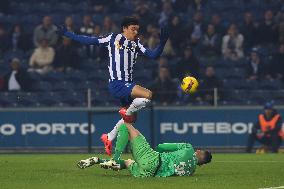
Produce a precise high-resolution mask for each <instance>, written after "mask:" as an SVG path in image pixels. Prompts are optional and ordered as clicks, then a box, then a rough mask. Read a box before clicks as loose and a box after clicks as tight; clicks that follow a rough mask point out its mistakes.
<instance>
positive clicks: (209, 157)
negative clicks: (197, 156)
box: [203, 150, 212, 164]
mask: <svg viewBox="0 0 284 189" xmlns="http://www.w3.org/2000/svg"><path fill="white" fill-rule="evenodd" d="M211 160H212V154H211V152H209V151H208V150H206V151H205V152H204V160H203V164H206V163H210V162H211Z"/></svg>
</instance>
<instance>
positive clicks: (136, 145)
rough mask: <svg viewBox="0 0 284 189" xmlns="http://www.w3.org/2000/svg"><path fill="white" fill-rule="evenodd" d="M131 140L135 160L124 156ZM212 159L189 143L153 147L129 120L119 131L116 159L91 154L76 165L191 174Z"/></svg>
mask: <svg viewBox="0 0 284 189" xmlns="http://www.w3.org/2000/svg"><path fill="white" fill-rule="evenodd" d="M128 141H130V146H131V151H132V156H133V159H134V160H131V159H128V160H122V159H121V155H122V152H123V151H124V150H125V148H126V146H127V143H128ZM211 159H212V155H211V153H210V152H209V151H203V150H196V151H194V149H193V147H192V146H191V144H188V143H164V144H159V145H158V146H157V149H156V150H153V149H152V148H151V147H150V145H149V143H148V142H147V141H146V139H145V137H144V136H143V135H142V134H141V133H140V132H139V131H138V130H137V129H135V128H134V127H133V126H132V125H131V124H129V123H124V124H122V125H121V126H120V127H119V130H118V136H117V141H116V147H115V154H114V156H113V159H110V160H107V159H100V158H98V157H91V158H88V159H85V160H81V161H79V162H78V164H77V165H78V167H79V168H82V169H83V168H86V167H90V166H92V165H95V164H100V165H101V167H102V168H105V169H113V170H121V169H128V170H129V171H130V173H131V174H132V175H133V176H134V177H153V176H155V177H168V176H173V175H177V176H189V175H192V174H193V173H194V172H195V169H196V165H203V164H206V163H209V162H210V161H211Z"/></svg>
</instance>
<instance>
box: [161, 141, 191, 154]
mask: <svg viewBox="0 0 284 189" xmlns="http://www.w3.org/2000/svg"><path fill="white" fill-rule="evenodd" d="M185 148H192V146H191V144H189V143H163V144H159V145H158V146H157V148H156V151H157V152H160V153H162V152H174V151H177V150H181V149H185Z"/></svg>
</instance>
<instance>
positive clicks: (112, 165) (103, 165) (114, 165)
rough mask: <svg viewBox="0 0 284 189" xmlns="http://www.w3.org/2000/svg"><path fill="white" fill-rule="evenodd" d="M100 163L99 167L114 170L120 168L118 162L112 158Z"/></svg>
mask: <svg viewBox="0 0 284 189" xmlns="http://www.w3.org/2000/svg"><path fill="white" fill-rule="evenodd" d="M100 165H101V168H104V169H112V170H114V171H119V170H120V169H121V166H120V164H119V163H117V162H116V161H114V160H113V159H111V160H109V161H106V162H103V163H100Z"/></svg>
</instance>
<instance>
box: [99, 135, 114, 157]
mask: <svg viewBox="0 0 284 189" xmlns="http://www.w3.org/2000/svg"><path fill="white" fill-rule="evenodd" d="M101 140H102V142H103V143H104V145H105V151H106V154H107V155H109V156H111V150H112V142H111V140H109V139H108V136H107V134H102V136H101Z"/></svg>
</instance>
